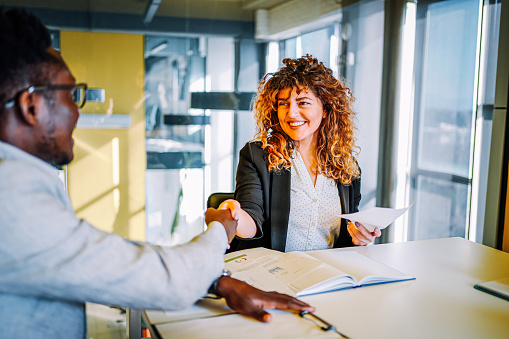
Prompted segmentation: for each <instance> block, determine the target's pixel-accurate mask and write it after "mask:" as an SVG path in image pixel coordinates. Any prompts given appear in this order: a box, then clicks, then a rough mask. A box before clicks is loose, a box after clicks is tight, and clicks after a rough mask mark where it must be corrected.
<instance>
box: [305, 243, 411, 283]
mask: <svg viewBox="0 0 509 339" xmlns="http://www.w3.org/2000/svg"><path fill="white" fill-rule="evenodd" d="M307 253H308V254H309V255H310V256H312V257H313V258H316V259H318V260H321V261H323V262H325V263H327V264H329V265H331V266H333V267H335V268H337V269H341V270H343V271H345V272H348V274H350V275H351V276H352V277H354V278H355V280H357V281H358V282H359V284H360V285H365V284H376V283H382V282H388V281H400V280H410V279H414V278H413V277H411V276H408V275H406V274H404V273H402V272H400V271H398V270H396V269H394V268H392V267H390V266H387V265H385V264H383V263H381V262H379V261H376V260H373V259H371V258H369V257H367V256H365V255H363V254H360V253H358V252H356V251H353V250H352V251H337V250H320V251H310V252H307Z"/></svg>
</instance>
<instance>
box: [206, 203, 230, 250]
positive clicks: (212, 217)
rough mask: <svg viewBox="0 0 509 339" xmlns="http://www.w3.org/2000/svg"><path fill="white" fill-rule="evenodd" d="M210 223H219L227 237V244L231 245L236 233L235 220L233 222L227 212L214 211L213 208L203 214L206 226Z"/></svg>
mask: <svg viewBox="0 0 509 339" xmlns="http://www.w3.org/2000/svg"><path fill="white" fill-rule="evenodd" d="M212 221H219V222H220V223H221V224H222V225H223V227H224V229H225V230H226V235H227V236H228V243H231V242H232V240H233V238H235V233H237V220H234V219H233V218H232V216H231V213H230V211H229V210H216V209H215V208H209V209H207V211H206V212H205V223H206V224H207V225H208V224H209V223H211V222H212Z"/></svg>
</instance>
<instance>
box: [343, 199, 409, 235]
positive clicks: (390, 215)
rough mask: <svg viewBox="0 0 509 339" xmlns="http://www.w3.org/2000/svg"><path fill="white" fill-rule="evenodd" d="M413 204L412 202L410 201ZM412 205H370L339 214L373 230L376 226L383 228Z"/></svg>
mask: <svg viewBox="0 0 509 339" xmlns="http://www.w3.org/2000/svg"><path fill="white" fill-rule="evenodd" d="M412 205H413V203H412ZM412 205H410V206H408V207H405V208H398V209H396V208H386V207H372V208H369V209H367V210H364V211H360V212H355V213H348V214H340V215H339V216H340V217H341V218H343V219H348V220H350V221H351V222H356V221H357V222H359V223H361V224H362V225H363V226H364V227H366V229H367V230H368V231H370V232H373V231H374V230H375V228H376V227H378V228H379V229H384V228H386V227H387V226H389V225H390V224H392V223H393V222H394V220H396V219H398V218H399V217H400V216H402V215H403V214H405V212H406V211H408V209H409V208H410V207H412Z"/></svg>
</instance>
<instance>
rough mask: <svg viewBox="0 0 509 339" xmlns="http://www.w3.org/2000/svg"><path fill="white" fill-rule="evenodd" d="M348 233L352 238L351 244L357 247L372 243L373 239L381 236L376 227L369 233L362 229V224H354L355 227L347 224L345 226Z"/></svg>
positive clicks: (364, 228) (350, 223)
mask: <svg viewBox="0 0 509 339" xmlns="http://www.w3.org/2000/svg"><path fill="white" fill-rule="evenodd" d="M347 229H348V233H350V236H351V237H352V242H353V244H354V245H357V246H364V245H368V244H370V243H372V242H373V241H374V240H375V238H377V237H379V236H381V235H382V232H381V231H380V229H379V228H378V227H377V228H375V230H374V231H373V232H370V231H368V230H367V229H366V227H364V226H363V225H362V224H360V223H358V222H355V225H354V224H353V223H352V222H349V223H348V226H347Z"/></svg>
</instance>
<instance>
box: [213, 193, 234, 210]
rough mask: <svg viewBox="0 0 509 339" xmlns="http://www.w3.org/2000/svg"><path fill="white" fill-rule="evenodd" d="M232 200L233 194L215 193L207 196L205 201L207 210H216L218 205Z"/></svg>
mask: <svg viewBox="0 0 509 339" xmlns="http://www.w3.org/2000/svg"><path fill="white" fill-rule="evenodd" d="M228 199H233V193H226V192H216V193H212V194H211V195H209V198H208V199H207V208H209V207H212V208H218V207H219V205H221V203H222V202H223V201H225V200H228Z"/></svg>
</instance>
